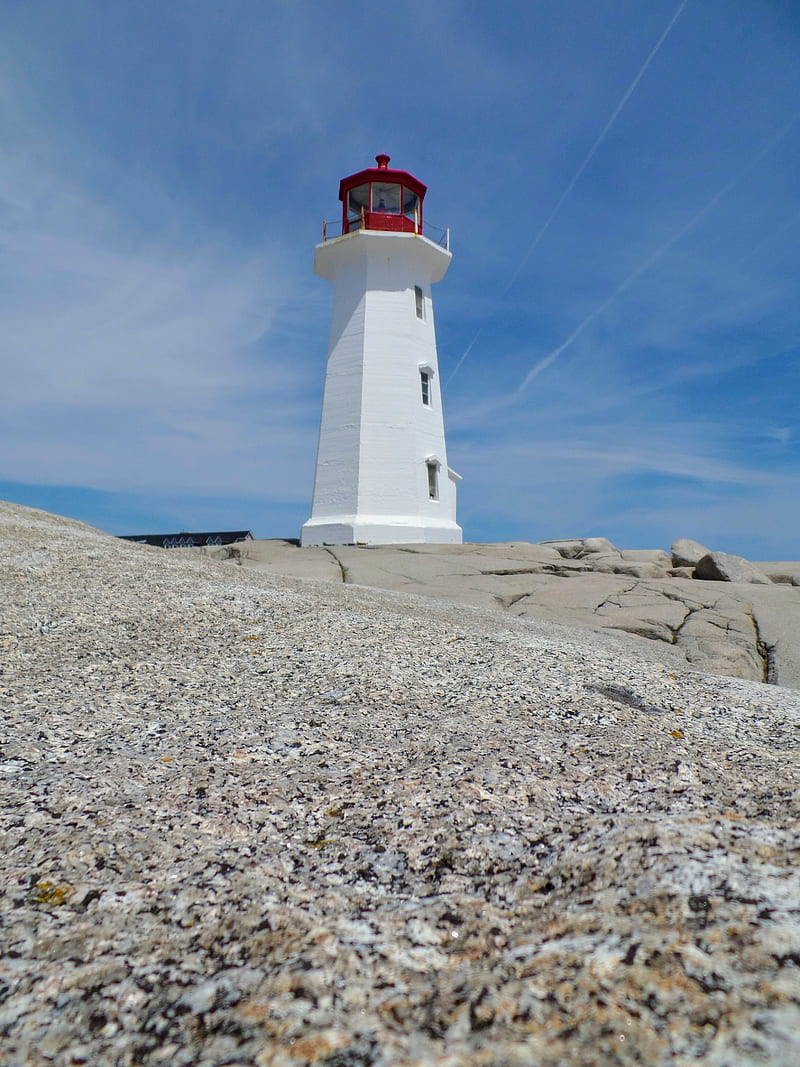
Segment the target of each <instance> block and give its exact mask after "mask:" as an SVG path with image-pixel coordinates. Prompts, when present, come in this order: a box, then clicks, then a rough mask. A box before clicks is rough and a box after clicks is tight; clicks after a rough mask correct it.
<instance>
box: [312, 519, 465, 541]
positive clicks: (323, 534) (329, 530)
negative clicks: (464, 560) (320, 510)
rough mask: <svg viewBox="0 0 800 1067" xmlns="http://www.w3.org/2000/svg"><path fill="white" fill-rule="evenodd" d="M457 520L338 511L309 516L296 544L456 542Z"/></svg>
mask: <svg viewBox="0 0 800 1067" xmlns="http://www.w3.org/2000/svg"><path fill="white" fill-rule="evenodd" d="M462 541H463V535H462V531H461V527H460V526H459V525H458V523H455V522H450V521H449V520H447V519H443V520H442V521H441V522H423V523H421V522H409V521H408V518H407V517H406V516H402V515H398V516H392V515H341V516H338V517H336V518H334V517H331V518H328V519H325V520H322V519H318V520H315V519H310V520H309V521H308V522H307V523H305V524H304V525H303V529H302V531H301V533H300V544H301V545H302V546H303V548H308V547H310V546H312V545H425V544H427V545H460V544H461V543H462Z"/></svg>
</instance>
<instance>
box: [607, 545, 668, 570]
mask: <svg viewBox="0 0 800 1067" xmlns="http://www.w3.org/2000/svg"><path fill="white" fill-rule="evenodd" d="M620 555H621V556H622V558H623V559H626V560H630V561H631V562H633V563H655V564H657V565H658V566H659V567H661V568H662V569H663V570H667V569H668V568H669V567H671V566H672V557H671V556H670V554H669V552H665V551H664V549H663V548H624V549H623V550H622V552H621V553H620Z"/></svg>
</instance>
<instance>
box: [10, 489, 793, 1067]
mask: <svg viewBox="0 0 800 1067" xmlns="http://www.w3.org/2000/svg"><path fill="white" fill-rule="evenodd" d="M0 560H1V561H2V562H1V566H2V571H1V572H0V576H1V577H2V587H3V602H2V603H3V607H2V624H1V625H0V643H1V645H2V675H1V676H0V691H1V692H2V715H3V729H2V745H1V746H0V789H1V790H2V801H3V806H2V850H3V865H2V882H1V887H2V907H1V909H0V920H1V924H0V938H1V939H2V949H3V951H2V961H1V962H0V1001H2V1002H1V1003H0V1061H2V1062H3V1063H5V1064H9V1065H21V1064H37V1065H38V1064H44V1063H55V1064H59V1065H70V1064H90V1065H99V1067H105V1065H115V1067H116V1065H120V1067H127V1065H134V1064H144V1065H148V1067H149V1065H155V1064H168V1065H173V1064H174V1065H190V1064H191V1065H193V1067H194V1065H197V1067H211V1065H218V1064H219V1065H221V1064H229V1065H245V1064H254V1065H259V1067H303V1065H307V1064H322V1065H325V1067H368V1065H384V1064H393V1065H408V1067H410V1065H420V1067H421V1065H432V1067H433V1065H436V1067H445V1065H446V1067H461V1065H467V1067H472V1065H476V1067H477V1065H483V1067H503V1065H523V1064H525V1065H529V1064H542V1065H561V1064H565V1063H568V1064H586V1065H588V1064H648V1065H659V1064H677V1065H682V1067H688V1065H690V1064H696V1063H703V1064H710V1065H712V1064H713V1065H717V1067H722V1065H740V1064H757V1063H764V1064H780V1065H791V1064H794V1063H797V1062H800V1036H799V1035H800V871H799V869H798V857H799V856H800V833H798V822H797V814H798V806H800V804H799V801H800V790H798V757H797V740H798V735H800V729H799V728H798V727H799V726H800V700H798V695H797V693H795V692H789V691H787V690H782V689H780V688H778V687H776V686H766V685H761V684H758V683H752V682H746V681H739V680H735V679H725V678H721V677H715V676H711V675H703V674H698V673H692V672H691V671H688V670H687V669H686V667H685V665H681V664H676V663H675V662H674V661H673V660H671V659H669V658H668V657H667V653H668V652H669V651H670V650H669V649H668V647H667V646H663V653H664V654H663V655H662V654H661V653H662V649H661V646H660V645H659V644H657V643H655V642H653V643H645V642H639V643H638V644H637V643H635V642H634V639H633V638H629V639H625V638H622V637H621V638H619V639H616V638H614V637H613V636H608V637H607V636H605V635H602V634H594V633H591V632H588V631H585V630H581V631H579V630H569V629H567V628H566V627H558V626H555V625H549V624H546V623H541V622H535V621H533V620H526V619H520V620H517V619H513V618H510V617H508V616H505V615H497V614H491V613H489V612H484V611H482V610H480V609H477V608H470V607H467V606H464V605H458V604H452V603H451V604H446V603H440V602H436V601H432V600H423V599H422V598H415V597H413V596H408V595H403V594H393V593H389V592H379V591H373V590H366V589H359V588H355V587H350V586H347V585H334V584H331V583H325V582H315V581H302V580H299V579H287V578H278V577H274V576H271V575H264V574H259V573H254V572H248V571H246V570H244V569H241V568H232V567H230V566H229V565H226V564H224V563H214V562H210V561H208V560H193V559H190V558H188V557H186V556H180V555H176V554H170V553H165V552H162V551H160V550H156V549H146V548H141V547H139V546H133V545H128V544H125V543H122V542H119V541H117V540H115V539H113V538H110V537H107V536H105V535H103V534H100V533H98V532H96V531H92V530H89V529H88V528H86V527H84V526H81V525H80V524H78V523H73V522H69V521H67V520H63V519H58V518H55V517H52V516H47V515H45V514H43V513H41V512H35V511H31V510H28V509H25V508H20V507H15V506H12V505H2V507H0Z"/></svg>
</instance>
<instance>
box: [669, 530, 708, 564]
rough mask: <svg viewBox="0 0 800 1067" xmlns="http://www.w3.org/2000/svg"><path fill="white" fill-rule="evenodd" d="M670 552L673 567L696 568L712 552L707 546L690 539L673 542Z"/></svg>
mask: <svg viewBox="0 0 800 1067" xmlns="http://www.w3.org/2000/svg"><path fill="white" fill-rule="evenodd" d="M669 550H670V553H671V555H672V565H673V567H696V566H697V564H698V563H699V562H700V560H701V559H702V558H703V556H707V555H708V553H709V552H710V549H708V548H706V546H705V545H701V544H700V542H699V541H693V540H692V539H691V538H690V537H679V538H678V540H677V541H673V542H672V544H671V545H670V546H669Z"/></svg>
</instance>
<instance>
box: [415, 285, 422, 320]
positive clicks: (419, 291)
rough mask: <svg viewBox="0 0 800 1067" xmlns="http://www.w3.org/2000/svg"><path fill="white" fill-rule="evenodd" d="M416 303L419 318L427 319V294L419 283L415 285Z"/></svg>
mask: <svg viewBox="0 0 800 1067" xmlns="http://www.w3.org/2000/svg"><path fill="white" fill-rule="evenodd" d="M414 303H415V304H416V308H417V318H418V319H422V320H423V322H424V321H425V295H424V293H423V292H422V287H421V286H419V285H415V286H414Z"/></svg>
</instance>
